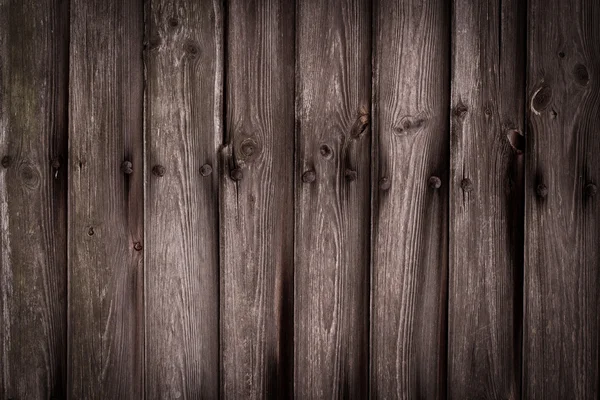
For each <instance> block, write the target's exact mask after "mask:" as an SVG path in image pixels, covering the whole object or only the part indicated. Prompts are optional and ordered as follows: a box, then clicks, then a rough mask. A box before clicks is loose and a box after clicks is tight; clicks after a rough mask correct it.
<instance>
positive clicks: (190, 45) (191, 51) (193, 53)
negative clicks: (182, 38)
mask: <svg viewBox="0 0 600 400" xmlns="http://www.w3.org/2000/svg"><path fill="white" fill-rule="evenodd" d="M183 49H184V50H185V52H186V54H187V56H188V58H190V59H194V58H196V57H198V54H200V47H198V45H197V44H196V43H195V42H193V41H192V40H188V41H186V42H185V44H184V45H183Z"/></svg>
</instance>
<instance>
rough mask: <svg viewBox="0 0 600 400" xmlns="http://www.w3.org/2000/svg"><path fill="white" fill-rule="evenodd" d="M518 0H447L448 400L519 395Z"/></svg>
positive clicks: (520, 132)
mask: <svg viewBox="0 0 600 400" xmlns="http://www.w3.org/2000/svg"><path fill="white" fill-rule="evenodd" d="M524 12H525V9H524V5H523V2H521V1H518V0H502V1H500V0H488V1H481V2H472V1H468V0H455V2H454V7H453V16H452V43H453V46H452V107H453V108H452V115H451V132H452V133H451V147H450V152H451V154H450V162H451V172H450V184H451V190H450V232H451V236H450V242H449V243H450V245H449V247H450V270H449V271H450V273H449V301H448V330H449V332H448V354H449V365H448V388H449V389H448V391H449V393H448V397H449V398H456V399H464V398H466V397H468V398H502V399H515V398H519V397H520V326H521V322H520V321H521V314H522V311H521V309H522V303H521V300H520V299H521V287H520V285H521V284H520V282H521V279H522V265H523V262H522V257H523V251H522V248H523V221H524V219H523V214H522V210H523V206H522V204H523V160H522V159H523V155H522V154H523V151H524V150H525V149H524V142H525V140H524V138H523V135H524V127H523V124H524V113H525V106H524V96H523V93H524V90H525V83H524V75H525V70H524V65H525V53H524V50H525V48H524V42H525V38H524V26H525V20H524V18H523V17H524Z"/></svg>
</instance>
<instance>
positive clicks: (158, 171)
mask: <svg viewBox="0 0 600 400" xmlns="http://www.w3.org/2000/svg"><path fill="white" fill-rule="evenodd" d="M152 173H153V174H154V175H155V176H159V177H160V176H165V174H166V173H167V169H166V168H165V167H163V166H162V165H155V166H154V167H152Z"/></svg>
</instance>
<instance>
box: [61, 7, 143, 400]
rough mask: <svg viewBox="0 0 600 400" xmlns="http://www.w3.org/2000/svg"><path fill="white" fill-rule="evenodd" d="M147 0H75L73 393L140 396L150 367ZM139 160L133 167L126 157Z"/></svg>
mask: <svg viewBox="0 0 600 400" xmlns="http://www.w3.org/2000/svg"><path fill="white" fill-rule="evenodd" d="M143 32H144V30H143V7H142V4H141V3H140V2H139V1H136V0H127V1H120V2H105V1H103V0H94V1H73V2H71V35H70V36H71V41H70V43H71V44H70V88H69V107H70V112H69V147H70V163H69V246H70V247H69V316H68V318H69V334H68V335H69V374H70V379H69V382H70V383H69V386H70V387H69V394H70V396H72V397H73V398H86V399H107V398H138V397H140V396H141V395H142V376H143V371H142V368H143V296H142V295H143V257H142V254H143V252H142V251H140V250H141V248H140V247H139V246H141V245H142V242H143V229H144V227H143V213H144V211H143V161H142V160H143V154H142V151H143V114H142V111H143V64H142V41H143ZM125 161H129V162H130V163H131V168H132V173H129V174H128V173H126V172H131V171H125V170H126V169H128V168H124V167H123V165H122V164H123V162H125Z"/></svg>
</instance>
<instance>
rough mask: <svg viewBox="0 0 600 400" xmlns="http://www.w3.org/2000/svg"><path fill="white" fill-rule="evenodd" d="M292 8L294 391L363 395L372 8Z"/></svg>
mask: <svg viewBox="0 0 600 400" xmlns="http://www.w3.org/2000/svg"><path fill="white" fill-rule="evenodd" d="M296 10H297V20H296V46H297V49H296V54H297V57H296V63H297V64H296V77H297V82H296V93H297V99H296V111H297V116H296V126H297V131H296V154H297V159H296V179H295V180H296V230H295V240H296V245H295V246H296V249H295V274H294V282H295V290H294V317H295V324H294V345H295V346H294V392H295V395H296V396H297V397H299V398H327V399H333V398H364V397H366V395H367V390H368V362H369V361H368V354H369V337H368V328H369V323H368V306H369V294H368V293H369V215H370V212H369V210H370V136H371V135H370V133H369V132H370V129H369V127H368V125H369V118H370V117H369V114H370V92H371V90H370V88H371V58H370V56H371V6H370V2H369V1H366V0H327V1H301V2H298V4H297V8H296Z"/></svg>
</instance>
